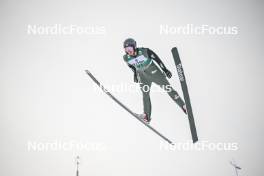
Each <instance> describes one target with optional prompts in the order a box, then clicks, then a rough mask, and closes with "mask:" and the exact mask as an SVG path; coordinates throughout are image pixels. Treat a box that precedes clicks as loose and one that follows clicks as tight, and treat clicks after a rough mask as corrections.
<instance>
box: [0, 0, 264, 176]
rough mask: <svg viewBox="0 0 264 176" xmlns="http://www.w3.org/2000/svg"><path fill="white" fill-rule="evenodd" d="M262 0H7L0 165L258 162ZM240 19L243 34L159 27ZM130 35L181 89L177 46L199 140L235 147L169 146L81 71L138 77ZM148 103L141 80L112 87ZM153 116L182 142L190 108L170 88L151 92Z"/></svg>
mask: <svg viewBox="0 0 264 176" xmlns="http://www.w3.org/2000/svg"><path fill="white" fill-rule="evenodd" d="M263 10H264V9H263V2H262V1H254V0H253V1H249V0H248V1H199V2H197V1H183V0H182V1H149V0H146V1H139V0H133V1H121V0H120V1H101V0H97V1H91V0H87V1H60V0H53V1H51V0H47V1H38V0H37V1H30V0H21V1H13V0H10V1H7V0H1V1H0V19H1V24H0V82H1V86H0V137H1V142H0V143H1V147H0V154H1V155H0V156H1V158H0V168H1V169H0V175H9V176H33V175H38V176H48V175H49V176H53V175H54V176H55V175H64V176H72V175H74V174H75V170H76V168H75V167H76V166H75V163H74V157H75V156H77V155H79V156H80V157H81V164H80V175H81V176H83V175H94V176H96V175H97V176H103V175H113V176H114V175H115V176H119V175H120V176H121V175H129V176H134V175H138V176H146V175H149V176H160V175H181V176H189V175H199V176H204V175H206V176H209V175H215V176H223V175H235V171H234V168H233V167H232V166H231V165H230V164H229V161H231V160H232V159H234V160H235V161H236V162H237V164H238V165H239V166H241V167H242V170H241V171H240V172H239V174H240V175H245V176H246V175H247V176H249V175H252V176H253V175H254V176H261V175H262V174H263V169H262V163H263V162H264V161H263V157H262V148H263V136H262V135H263V122H264V120H263V113H264V110H263V107H262V105H263V103H262V98H263V94H262V91H263V89H264V86H263V85H264V84H263V74H264V71H263V68H262V67H263V66H264V61H263V57H262V56H263ZM54 24H62V25H65V26H67V25H71V24H74V25H79V26H101V27H103V28H104V30H105V34H103V35H77V34H74V35H29V34H28V33H27V29H28V25H44V26H45V25H50V26H52V25H54ZM187 24H193V25H197V26H200V25H203V24H206V25H210V26H236V27H237V28H238V34H237V35H183V34H169V35H166V34H160V25H170V26H184V25H187ZM128 37H133V38H135V39H136V40H137V43H138V46H143V47H149V48H151V49H152V50H154V51H155V52H156V53H157V54H158V55H159V56H160V58H161V59H162V61H163V62H164V64H165V65H166V66H167V68H168V69H169V70H170V71H171V72H172V74H173V77H172V78H171V79H170V80H169V81H170V83H171V84H172V86H173V87H174V88H175V89H176V90H177V91H178V92H179V93H180V95H182V91H181V88H180V83H179V80H178V76H177V72H176V69H175V65H174V61H173V59H172V55H171V52H170V50H171V48H172V47H174V46H177V48H178V50H179V54H180V57H181V60H182V63H183V68H184V71H185V76H186V79H187V84H188V87H189V93H190V97H191V103H192V106H193V113H194V118H195V122H196V125H197V131H198V136H199V140H200V141H209V142H212V143H218V142H225V143H237V144H238V147H239V149H238V150H237V151H209V150H205V151H177V150H176V151H166V150H160V142H161V139H160V138H159V137H158V136H157V135H156V134H154V133H153V132H152V131H150V130H149V129H147V128H146V127H144V126H143V125H142V124H140V123H139V122H138V121H137V120H135V119H134V118H133V117H132V116H131V115H130V114H128V113H127V112H126V111H125V110H123V109H122V108H121V107H120V106H119V105H117V104H116V103H115V102H114V101H112V100H111V99H110V98H109V97H108V96H107V95H105V94H104V93H103V92H102V91H101V92H98V91H97V92H95V91H94V90H93V87H94V82H93V81H92V80H91V79H90V78H89V77H88V76H87V75H86V74H85V72H84V70H85V69H89V70H90V71H91V72H92V73H93V74H94V75H95V76H96V77H97V78H98V80H99V81H100V82H101V83H102V84H120V83H127V84H134V83H133V74H132V71H131V70H130V69H129V68H128V67H127V66H126V64H125V63H124V61H123V57H122V56H123V54H124V51H123V41H124V40H125V39H126V38H128ZM113 94H114V95H115V96H116V97H117V98H118V99H119V100H120V101H122V102H123V103H124V104H126V105H127V106H128V107H129V108H131V109H132V110H133V111H135V112H137V113H142V108H143V107H142V95H141V93H140V92H137V93H128V92H114V93H113ZM151 100H152V122H151V124H152V125H153V126H154V127H155V128H156V129H157V130H159V131H160V132H161V133H163V134H164V135H165V136H166V137H168V138H169V139H171V140H172V141H174V142H175V143H177V142H186V141H190V140H191V135H190V129H189V124H188V120H187V118H186V116H184V114H183V113H182V111H181V110H180V109H179V108H178V107H177V106H176V105H175V104H174V102H173V101H172V100H171V99H170V97H169V96H168V95H167V94H165V93H156V92H152V93H151ZM71 140H73V141H79V142H83V143H99V144H102V145H103V146H104V148H105V150H102V151H101V150H98V151H97V150H91V151H87V150H69V151H63V150H58V151H52V150H48V151H29V150H28V142H29V141H33V142H34V141H35V142H42V143H45V142H53V141H62V142H68V141H71Z"/></svg>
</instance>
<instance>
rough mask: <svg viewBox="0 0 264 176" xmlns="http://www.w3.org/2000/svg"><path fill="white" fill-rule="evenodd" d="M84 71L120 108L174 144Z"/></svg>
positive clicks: (89, 73)
mask: <svg viewBox="0 0 264 176" xmlns="http://www.w3.org/2000/svg"><path fill="white" fill-rule="evenodd" d="M85 72H86V73H87V74H88V75H89V76H90V78H91V79H92V80H93V81H94V82H95V83H96V84H97V85H98V86H99V87H100V88H101V89H102V90H103V91H104V93H106V94H107V95H108V96H109V97H110V98H111V99H113V100H114V101H115V102H116V103H117V104H119V105H120V106H121V107H122V108H124V109H125V110H126V111H127V112H129V113H130V114H131V115H132V116H133V117H135V118H136V119H137V120H139V121H140V122H141V123H142V124H144V125H145V126H146V127H148V128H149V129H150V130H152V131H153V132H154V133H156V134H157V135H158V136H160V137H161V138H162V139H164V140H165V141H167V142H168V143H170V144H172V145H174V144H173V143H172V141H170V140H169V139H168V138H166V137H165V136H164V135H162V134H161V133H160V132H158V131H157V130H156V129H154V128H153V127H152V126H150V125H149V124H147V123H145V122H144V121H143V120H141V119H140V118H139V117H138V116H137V115H136V114H135V113H134V112H132V111H131V110H130V109H129V108H128V107H126V106H125V105H124V104H123V103H121V102H120V101H119V100H118V99H116V98H115V97H114V96H113V95H112V94H111V93H110V92H109V91H108V90H107V89H105V88H104V86H103V85H102V84H101V83H100V82H99V81H98V80H97V79H96V78H95V77H94V76H93V74H92V73H91V72H90V71H89V70H85Z"/></svg>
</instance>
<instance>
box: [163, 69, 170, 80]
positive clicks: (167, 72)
mask: <svg viewBox="0 0 264 176" xmlns="http://www.w3.org/2000/svg"><path fill="white" fill-rule="evenodd" d="M163 71H164V73H165V74H166V76H167V77H168V78H171V76H172V74H171V72H170V71H169V70H168V69H166V68H165V69H163Z"/></svg>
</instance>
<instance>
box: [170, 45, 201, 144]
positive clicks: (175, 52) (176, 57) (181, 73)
mask: <svg viewBox="0 0 264 176" xmlns="http://www.w3.org/2000/svg"><path fill="white" fill-rule="evenodd" d="M171 52H172V55H173V58H174V62H175V65H176V69H177V72H178V76H179V79H180V82H181V88H182V92H183V96H184V101H185V104H186V109H187V114H188V119H189V124H190V129H191V134H192V140H193V143H195V142H197V141H198V136H197V132H196V127H195V122H194V118H193V113H192V106H191V101H190V97H189V92H188V87H187V83H186V79H185V75H184V71H183V67H182V63H181V59H180V56H179V53H178V50H177V48H176V47H174V48H172V49H171Z"/></svg>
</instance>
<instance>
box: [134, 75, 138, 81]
mask: <svg viewBox="0 0 264 176" xmlns="http://www.w3.org/2000/svg"><path fill="white" fill-rule="evenodd" d="M134 82H135V83H138V78H137V74H136V73H135V74H134Z"/></svg>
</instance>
